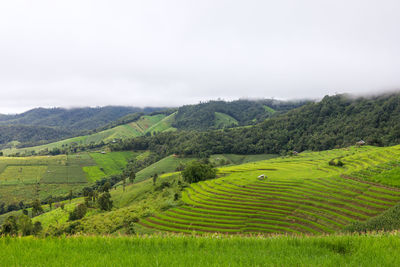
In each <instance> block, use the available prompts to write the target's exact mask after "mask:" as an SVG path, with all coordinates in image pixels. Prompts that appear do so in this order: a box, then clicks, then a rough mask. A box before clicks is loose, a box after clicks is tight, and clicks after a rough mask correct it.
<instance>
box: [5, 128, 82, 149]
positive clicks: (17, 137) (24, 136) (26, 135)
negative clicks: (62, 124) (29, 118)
mask: <svg viewBox="0 0 400 267" xmlns="http://www.w3.org/2000/svg"><path fill="white" fill-rule="evenodd" d="M74 134H76V132H75V131H70V130H67V129H64V128H59V127H47V126H31V125H0V145H1V147H2V148H5V147H7V146H6V145H5V144H7V143H9V142H11V141H17V142H21V143H27V142H29V143H37V142H39V141H42V140H47V141H52V140H58V139H60V138H67V137H69V136H72V135H74Z"/></svg>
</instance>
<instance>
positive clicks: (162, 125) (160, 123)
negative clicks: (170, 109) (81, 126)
mask: <svg viewBox="0 0 400 267" xmlns="http://www.w3.org/2000/svg"><path fill="white" fill-rule="evenodd" d="M174 116H175V114H172V115H170V116H168V117H166V116H165V115H164V114H157V115H153V116H149V115H146V116H142V117H140V119H139V120H137V121H135V122H131V123H128V124H124V125H120V126H117V127H114V128H111V129H108V130H104V131H101V132H98V133H94V134H91V135H85V136H79V137H74V138H69V139H66V140H61V141H58V142H54V143H50V144H46V145H40V146H34V147H27V148H11V149H4V150H3V153H4V155H10V154H15V153H25V154H30V153H31V152H32V151H34V152H35V153H40V151H44V150H52V149H54V148H63V147H65V146H71V145H89V144H98V143H100V142H102V141H103V142H104V143H110V142H112V141H114V140H117V139H126V138H132V137H137V136H141V135H144V134H146V133H153V132H162V131H172V130H175V128H173V127H171V124H172V122H173V120H174Z"/></svg>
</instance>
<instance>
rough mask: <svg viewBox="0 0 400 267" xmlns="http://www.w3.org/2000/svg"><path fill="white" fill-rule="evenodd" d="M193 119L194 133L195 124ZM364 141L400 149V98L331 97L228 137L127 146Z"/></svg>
mask: <svg viewBox="0 0 400 267" xmlns="http://www.w3.org/2000/svg"><path fill="white" fill-rule="evenodd" d="M192 114H193V116H194V114H195V113H194V112H193V113H192ZM225 114H228V113H225ZM213 115H214V113H212V114H211V113H208V114H206V115H205V116H204V117H205V118H210V116H213ZM178 116H179V112H178V114H177V117H178ZM232 117H234V116H232ZM234 118H236V117H234ZM189 119H190V117H189V118H187V121H186V122H187V125H188V127H189V125H191V124H192V123H195V121H191V120H189ZM238 121H239V120H238ZM207 122H208V121H207ZM182 123H183V122H182ZM360 140H364V141H365V142H366V143H367V144H369V145H378V146H390V145H396V144H399V143H400V94H399V93H393V94H390V95H389V94H388V95H380V96H376V97H370V98H365V97H350V96H347V95H334V96H326V97H324V98H323V99H322V100H321V101H320V102H315V103H308V104H306V105H303V106H301V107H299V108H296V109H292V110H290V111H288V112H287V113H284V114H282V113H280V112H276V113H275V114H274V115H273V116H271V117H269V118H268V119H266V120H264V121H263V122H262V123H259V124H257V125H253V126H248V127H235V128H230V129H224V130H223V131H221V130H214V131H206V132H205V131H203V132H194V131H181V132H176V133H175V132H170V133H161V134H159V135H158V136H157V137H138V138H136V139H135V142H132V143H129V142H126V146H127V147H129V149H136V146H137V147H140V149H145V150H152V151H153V152H155V153H158V154H162V155H169V154H173V153H176V154H183V155H188V156H191V155H212V154H222V153H230V154H268V153H269V154H283V153H287V152H290V151H294V150H295V151H298V152H301V151H305V150H314V151H320V150H328V149H333V148H338V147H346V146H351V145H354V144H355V143H356V142H357V141H360ZM159 144H162V146H161V145H159ZM119 149H124V147H123V146H120V147H119Z"/></svg>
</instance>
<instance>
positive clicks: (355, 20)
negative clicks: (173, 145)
mask: <svg viewBox="0 0 400 267" xmlns="http://www.w3.org/2000/svg"><path fill="white" fill-rule="evenodd" d="M399 14H400V1H398V0H367V1H366V0H362V1H361V0H360V1H359V0H335V1H321V0H302V1H298V0H280V1H266V0H260V1H256V0H246V1H235V0H229V1H224V0H210V1H209V0H202V1H198V0H182V1H178V0H169V1H165V0H164V1H162V0H160V1H156V0H146V1H137V0H126V1H125V0H108V1H104V0H94V1H92V0H68V1H54V0H35V1H32V0H12V1H0V113H17V112H22V111H25V110H28V109H30V108H34V107H39V106H41V107H79V106H104V105H128V106H140V107H144V106H179V105H182V104H191V103H198V102H199V101H206V100H210V99H218V98H221V99H225V100H233V99H238V98H276V99H299V98H314V99H317V98H321V97H323V96H324V95H327V94H329V95H332V94H336V93H353V94H365V93H371V92H375V93H376V92H383V91H387V90H398V89H400V49H399V47H400V34H399V25H400V16H399Z"/></svg>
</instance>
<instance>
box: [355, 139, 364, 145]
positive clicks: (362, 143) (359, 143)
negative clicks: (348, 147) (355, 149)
mask: <svg viewBox="0 0 400 267" xmlns="http://www.w3.org/2000/svg"><path fill="white" fill-rule="evenodd" d="M356 145H357V146H363V145H365V141H364V140H360V141H358V142H357V143H356Z"/></svg>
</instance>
